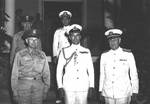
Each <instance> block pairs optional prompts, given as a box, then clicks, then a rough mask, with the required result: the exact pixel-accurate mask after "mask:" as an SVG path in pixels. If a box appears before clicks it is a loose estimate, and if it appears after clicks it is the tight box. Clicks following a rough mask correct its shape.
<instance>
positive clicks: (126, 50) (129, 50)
mask: <svg viewBox="0 0 150 104" xmlns="http://www.w3.org/2000/svg"><path fill="white" fill-rule="evenodd" d="M122 50H123V51H124V52H131V49H125V48H123V49H122Z"/></svg>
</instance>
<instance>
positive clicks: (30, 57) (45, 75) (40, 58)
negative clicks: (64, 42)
mask: <svg viewBox="0 0 150 104" xmlns="http://www.w3.org/2000/svg"><path fill="white" fill-rule="evenodd" d="M23 78H38V79H41V80H42V79H43V82H44V84H45V87H46V88H45V89H48V88H49V87H50V69H49V65H48V61H47V59H46V55H45V53H44V52H42V51H41V50H37V51H36V52H35V53H29V50H28V49H27V48H25V49H23V50H21V51H19V52H17V53H16V56H15V59H14V63H13V68H12V75H11V87H12V90H13V92H14V94H15V95H17V90H18V87H17V85H18V80H19V79H23Z"/></svg>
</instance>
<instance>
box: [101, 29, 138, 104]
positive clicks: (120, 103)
mask: <svg viewBox="0 0 150 104" xmlns="http://www.w3.org/2000/svg"><path fill="white" fill-rule="evenodd" d="M122 33H123V32H122V30H120V29H110V30H108V31H106V32H105V35H106V36H107V39H108V42H109V46H110V48H111V49H110V50H109V51H106V52H104V53H102V55H101V59H100V80H99V83H100V86H99V91H100V98H103V96H104V97H105V102H106V104H130V101H131V98H132V100H136V96H137V94H138V90H139V80H138V73H137V68H136V63H135V59H134V56H133V54H132V52H131V50H129V49H124V48H121V47H120V46H119V45H120V43H121V35H122ZM131 96H132V97H131Z"/></svg>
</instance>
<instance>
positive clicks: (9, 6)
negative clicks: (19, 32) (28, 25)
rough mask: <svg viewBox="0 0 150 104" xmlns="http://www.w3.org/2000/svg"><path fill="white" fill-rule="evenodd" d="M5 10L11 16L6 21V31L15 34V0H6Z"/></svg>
mask: <svg viewBox="0 0 150 104" xmlns="http://www.w3.org/2000/svg"><path fill="white" fill-rule="evenodd" d="M5 11H6V13H7V14H8V15H9V17H10V18H9V21H8V22H7V23H6V31H7V34H8V35H10V36H13V34H14V29H15V0H5Z"/></svg>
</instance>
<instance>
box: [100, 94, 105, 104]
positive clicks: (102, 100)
mask: <svg viewBox="0 0 150 104" xmlns="http://www.w3.org/2000/svg"><path fill="white" fill-rule="evenodd" d="M99 100H100V102H105V98H104V96H103V95H102V92H99Z"/></svg>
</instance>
